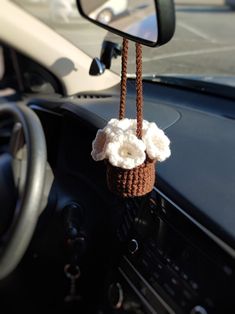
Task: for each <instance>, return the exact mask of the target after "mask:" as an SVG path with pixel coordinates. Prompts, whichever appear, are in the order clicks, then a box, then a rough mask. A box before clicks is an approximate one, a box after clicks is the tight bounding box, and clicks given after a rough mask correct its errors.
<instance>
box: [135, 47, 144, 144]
mask: <svg viewBox="0 0 235 314" xmlns="http://www.w3.org/2000/svg"><path fill="white" fill-rule="evenodd" d="M136 116H137V128H136V136H137V137H138V138H139V139H141V138H142V124H143V84H142V46H141V44H139V43H136Z"/></svg>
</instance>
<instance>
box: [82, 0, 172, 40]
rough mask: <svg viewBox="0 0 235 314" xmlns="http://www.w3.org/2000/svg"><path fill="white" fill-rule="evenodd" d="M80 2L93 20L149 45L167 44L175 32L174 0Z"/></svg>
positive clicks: (87, 0) (97, 0)
mask: <svg viewBox="0 0 235 314" xmlns="http://www.w3.org/2000/svg"><path fill="white" fill-rule="evenodd" d="M77 5H78V9H79V11H80V14H81V15H82V16H83V17H84V18H86V19H88V20H89V21H91V22H92V23H95V24H97V25H98V26H101V27H103V28H105V29H107V30H108V31H110V32H112V33H115V34H117V35H120V36H121V37H125V38H128V39H131V40H133V41H135V42H139V43H141V44H144V45H147V46H160V45H163V44H165V43H167V42H168V41H169V40H170V39H171V38H172V36H173V34H174V31H175V10H174V3H173V0H142V1H137V0H77Z"/></svg>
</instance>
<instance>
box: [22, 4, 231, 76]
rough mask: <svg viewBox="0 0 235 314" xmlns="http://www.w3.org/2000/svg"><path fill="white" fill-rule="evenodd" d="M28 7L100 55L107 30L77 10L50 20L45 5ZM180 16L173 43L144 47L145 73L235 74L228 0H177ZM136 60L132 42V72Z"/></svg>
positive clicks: (116, 67)
mask: <svg viewBox="0 0 235 314" xmlns="http://www.w3.org/2000/svg"><path fill="white" fill-rule="evenodd" d="M16 1H17V0H16ZM138 1H139V2H140V3H142V1H140V0H138ZM21 3H22V2H21ZM25 8H26V9H27V10H28V11H29V12H37V14H38V16H39V18H40V19H42V20H43V21H45V22H46V23H48V24H49V25H50V27H53V28H54V29H56V30H57V31H58V32H59V33H60V34H61V35H62V36H64V37H66V38H68V39H69V40H70V41H71V42H73V43H74V44H75V45H77V46H79V47H80V48H81V49H83V50H84V51H85V52H87V53H88V54H89V55H91V56H97V57H98V56H99V54H100V49H101V44H102V41H103V39H104V38H105V37H106V35H107V32H106V31H105V30H102V29H100V28H98V27H96V26H94V25H91V24H90V23H89V22H87V21H85V20H84V19H82V18H81V17H80V16H79V14H78V13H76V12H75V14H74V16H73V17H72V18H71V19H70V21H69V23H61V22H59V21H58V22H54V21H53V22H52V21H51V20H50V15H49V12H48V8H47V7H46V5H45V4H44V5H41V7H40V4H30V5H29V4H27V5H26V4H25ZM35 8H36V10H35ZM176 17H177V26H176V32H175V36H174V38H173V39H172V41H171V42H170V43H169V44H167V45H165V46H163V47H160V48H148V47H147V48H144V55H143V61H144V67H143V68H144V72H145V73H157V74H162V73H170V74H172V73H181V74H202V75H203V74H207V75H213V74H216V75H235V62H234V55H235V36H234V29H235V11H232V10H231V9H230V8H229V7H227V6H226V5H225V4H224V0H176ZM112 38H114V40H117V41H118V40H119V41H120V39H117V38H116V39H115V37H113V36H112ZM134 63H135V61H134V45H131V49H130V57H129V72H130V73H134V71H135V64H134ZM112 69H113V70H114V71H117V72H119V71H120V61H119V60H114V62H113V67H112Z"/></svg>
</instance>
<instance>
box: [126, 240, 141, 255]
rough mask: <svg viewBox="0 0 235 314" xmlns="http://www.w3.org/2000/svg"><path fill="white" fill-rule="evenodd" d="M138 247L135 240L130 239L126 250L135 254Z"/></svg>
mask: <svg viewBox="0 0 235 314" xmlns="http://www.w3.org/2000/svg"><path fill="white" fill-rule="evenodd" d="M138 249H139V244H138V242H137V240H135V239H132V240H131V241H130V242H129V243H128V251H129V252H130V253H131V254H135V253H136V252H137V251H138Z"/></svg>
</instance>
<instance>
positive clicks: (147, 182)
mask: <svg viewBox="0 0 235 314" xmlns="http://www.w3.org/2000/svg"><path fill="white" fill-rule="evenodd" d="M106 174H107V184H108V188H109V189H110V191H111V192H113V193H114V194H117V195H119V196H122V197H134V196H143V195H145V194H147V193H149V192H151V191H152V189H153V185H154V182H155V162H154V161H153V160H150V159H148V160H146V161H145V162H144V163H143V164H142V165H140V166H138V167H136V168H134V169H131V170H127V169H122V168H118V167H113V166H112V165H111V164H110V163H109V162H107V172H106Z"/></svg>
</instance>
